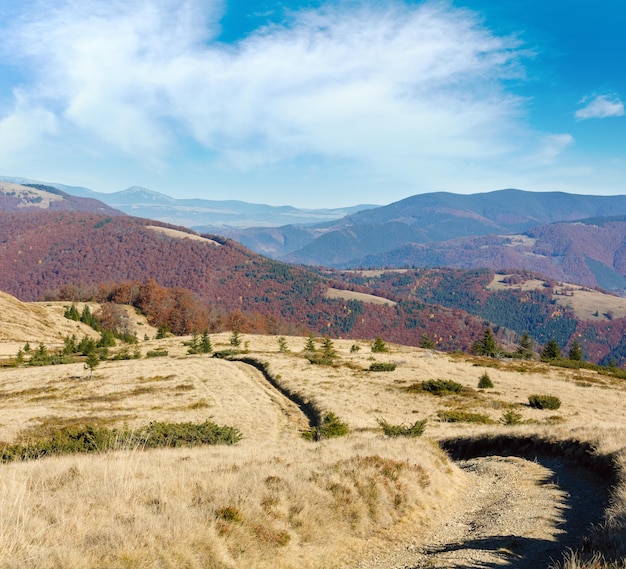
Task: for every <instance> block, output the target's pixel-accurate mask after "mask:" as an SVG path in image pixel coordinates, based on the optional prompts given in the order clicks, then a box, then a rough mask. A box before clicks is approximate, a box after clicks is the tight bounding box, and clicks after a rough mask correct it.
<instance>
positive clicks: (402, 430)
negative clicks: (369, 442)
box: [378, 419, 428, 437]
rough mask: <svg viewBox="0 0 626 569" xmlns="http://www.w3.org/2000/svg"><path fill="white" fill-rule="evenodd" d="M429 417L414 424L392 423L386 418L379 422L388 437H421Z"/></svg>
mask: <svg viewBox="0 0 626 569" xmlns="http://www.w3.org/2000/svg"><path fill="white" fill-rule="evenodd" d="M427 421H428V419H422V420H421V421H415V423H413V424H412V425H409V426H406V425H392V424H390V423H388V422H387V421H385V420H384V419H378V424H379V425H380V427H381V428H382V430H383V433H385V435H387V436H388V437H421V436H422V435H423V434H424V430H425V429H426V423H427Z"/></svg>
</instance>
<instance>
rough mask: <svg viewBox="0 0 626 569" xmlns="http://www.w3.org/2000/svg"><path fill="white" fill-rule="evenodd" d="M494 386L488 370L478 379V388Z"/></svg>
mask: <svg viewBox="0 0 626 569" xmlns="http://www.w3.org/2000/svg"><path fill="white" fill-rule="evenodd" d="M492 387H493V381H491V378H490V377H489V374H488V373H487V372H485V373H483V374H482V375H481V376H480V380H479V381H478V389H490V388H492Z"/></svg>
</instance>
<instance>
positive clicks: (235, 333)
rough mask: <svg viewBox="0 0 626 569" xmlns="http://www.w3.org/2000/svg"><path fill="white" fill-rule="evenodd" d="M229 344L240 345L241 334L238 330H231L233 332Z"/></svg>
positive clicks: (236, 346)
mask: <svg viewBox="0 0 626 569" xmlns="http://www.w3.org/2000/svg"><path fill="white" fill-rule="evenodd" d="M229 342H230V345H231V346H233V347H235V348H238V347H239V346H241V334H240V333H239V331H238V330H233V333H232V334H231V336H230V340H229Z"/></svg>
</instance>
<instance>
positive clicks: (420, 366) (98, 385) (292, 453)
mask: <svg viewBox="0 0 626 569" xmlns="http://www.w3.org/2000/svg"><path fill="white" fill-rule="evenodd" d="M59 314H60V316H59ZM0 315H1V316H0V319H1V321H0V326H1V328H0V333H3V334H4V336H0V354H1V356H0V363H2V362H4V363H7V364H8V363H9V362H10V361H11V358H12V357H13V356H14V355H15V352H16V351H17V348H19V347H20V346H21V345H23V343H24V342H25V341H29V342H31V343H33V342H37V341H42V342H44V343H49V345H50V346H52V345H60V344H62V337H63V336H64V335H65V334H67V333H70V332H71V333H75V327H76V323H75V322H70V321H67V320H65V319H64V318H63V316H62V307H59V306H58V305H46V304H37V305H21V304H15V302H14V300H12V299H11V298H10V297H6V296H5V295H2V296H0ZM138 322H140V320H138ZM139 329H141V330H142V332H143V331H144V330H145V331H146V335H147V337H148V338H150V339H148V340H146V341H140V343H139V346H138V347H139V349H140V351H141V353H142V357H141V358H140V359H133V360H125V361H106V362H102V363H101V364H100V365H99V366H98V367H97V368H96V369H95V372H94V375H93V378H92V379H90V378H89V372H88V371H87V370H85V368H84V364H83V363H73V364H65V365H56V366H44V367H30V366H24V367H2V368H0V409H1V412H0V441H4V443H5V444H10V443H15V442H18V441H22V442H28V441H29V440H31V439H33V438H35V437H37V436H41V435H45V434H46V433H51V432H54V430H55V429H58V428H59V427H63V426H68V425H80V424H93V425H100V426H106V427H111V428H113V427H117V428H120V429H121V428H124V429H130V430H132V429H138V428H141V427H142V426H145V425H147V424H148V423H150V422H151V421H168V422H194V423H200V422H202V421H205V420H207V419H211V420H212V421H215V422H216V423H218V424H222V425H230V426H233V427H236V428H237V429H239V430H240V431H241V433H242V440H241V441H240V442H239V443H238V444H237V445H235V446H211V447H194V448H175V449H172V448H169V449H160V450H147V449H143V448H142V447H141V446H140V445H139V446H138V445H132V444H126V445H125V444H124V441H120V445H119V446H120V450H116V451H103V452H100V453H97V454H90V455H69V456H61V457H48V458H45V459H41V460H33V461H27V462H11V463H7V464H1V465H0V469H1V476H0V569H9V568H11V569H13V568H18V567H19V568H20V569H22V568H32V569H35V568H36V569H44V568H46V569H52V568H55V569H56V568H59V569H61V568H62V569H78V568H81V569H82V568H86V567H87V568H96V567H97V568H102V569H105V568H106V569H113V568H115V569H117V568H142V569H143V568H164V567H167V568H190V569H191V568H193V569H195V568H219V569H221V568H239V567H242V568H243V567H246V568H248V567H255V568H256V567H258V568H264V567H272V568H274V569H283V568H294V569H295V568H319V569H322V568H329V567H345V568H348V567H350V568H357V567H362V568H368V567H388V568H392V567H452V566H455V567H468V566H471V567H479V566H490V567H497V566H503V567H532V565H528V564H526V565H524V564H523V560H521V558H520V559H519V560H518V561H519V562H515V561H513V559H514V557H511V555H510V551H509V550H510V547H513V546H510V547H509V546H508V545H507V546H506V547H503V546H499V550H500V552H499V554H500V557H499V558H498V559H499V561H498V562H495V561H493V562H491V563H492V564H490V565H487V564H479V563H480V562H479V561H476V560H474V561H472V562H471V563H470V562H468V561H467V559H465V561H464V564H460V563H461V562H458V564H455V565H453V564H452V563H451V562H450V561H436V562H435V561H429V560H428V559H430V558H429V557H428V556H426V557H424V559H426V560H423V561H420V559H422V557H420V556H419V555H417V553H415V556H414V557H411V558H410V559H411V561H407V559H409V558H407V557H406V555H408V554H409V553H410V551H413V549H415V552H418V550H419V552H420V555H422V554H423V552H424V551H425V549H424V548H427V547H428V546H429V544H431V545H432V542H433V540H434V539H435V536H436V538H437V539H438V540H440V541H441V539H443V535H444V533H445V531H452V529H453V528H455V527H456V528H457V530H458V524H459V522H458V520H460V519H463V516H467V515H468V513H467V512H468V511H469V510H470V509H471V504H472V503H476V504H478V503H479V501H481V500H484V499H485V497H486V496H489V495H493V496H496V494H495V492H496V487H497V481H498V480H500V486H499V488H500V490H499V491H500V492H502V494H501V495H499V496H500V497H499V498H498V499H497V500H496V499H494V500H492V501H491V506H490V508H491V509H489V508H486V507H485V508H483V510H484V511H483V512H482V514H480V513H477V514H476V515H477V516H480V515H482V516H483V518H481V519H486V517H485V516H487V515H488V517H489V518H491V519H493V520H496V523H495V524H494V525H496V526H497V525H498V524H500V525H501V526H503V524H504V523H505V522H504V521H502V520H503V518H502V517H501V516H502V515H503V514H504V513H505V512H504V510H508V512H506V513H507V514H508V516H509V522H507V523H512V524H518V525H519V523H520V521H521V520H522V518H523V519H524V520H525V521H526V522H527V523H528V525H529V526H531V527H529V529H528V531H529V532H532V531H535V533H537V532H538V531H539V530H540V529H541V535H534V536H533V537H532V540H534V541H535V542H536V543H537V544H541V545H542V546H543V547H544V548H545V544H546V543H550V542H553V543H555V544H556V545H558V546H559V547H560V546H561V541H559V540H560V537H559V534H560V533H561V534H562V533H563V532H564V531H565V530H564V529H563V528H567V527H569V524H570V523H571V522H572V518H573V517H576V516H574V515H573V513H575V512H578V511H582V510H584V509H585V505H584V504H582V505H578V506H576V505H575V499H576V496H573V497H571V496H570V497H568V496H566V494H567V492H565V491H564V490H563V488H565V486H563V488H561V490H559V489H558V488H556V487H555V494H554V496H555V497H554V499H551V500H552V502H551V504H552V505H548V504H547V503H544V502H541V501H539V502H532V501H531V499H530V496H534V495H535V493H537V492H543V491H544V489H545V490H549V491H552V490H551V489H550V488H551V486H550V485H549V484H547V483H546V478H545V476H546V475H545V474H542V473H541V472H539V469H540V467H539V466H538V464H537V463H527V461H524V460H522V459H520V458H515V457H509V458H506V457H505V458H497V456H496V457H494V458H492V459H490V460H491V462H488V463H487V462H479V463H471V462H470V463H463V464H462V466H463V467H462V468H460V467H459V464H461V463H456V462H454V461H453V460H451V459H450V458H449V456H448V455H446V454H445V453H444V452H443V451H442V450H441V448H440V446H439V442H441V441H444V444H445V445H447V447H449V448H453V447H454V445H455V444H456V443H454V441H463V443H458V444H457V446H456V447H454V448H456V449H457V450H459V449H461V450H462V449H463V448H465V450H466V451H468V453H469V454H470V455H472V453H473V455H474V456H480V454H481V450H480V449H481V448H483V450H484V448H487V449H488V447H489V444H491V443H490V442H489V441H495V442H494V443H493V448H494V449H495V448H496V447H498V445H499V451H501V452H495V451H489V450H487V451H486V452H482V454H495V455H507V456H508V455H515V454H520V455H523V456H524V457H525V458H528V445H529V444H530V446H531V447H532V448H534V449H540V450H541V452H542V453H544V454H545V453H546V452H547V453H549V452H551V451H550V450H549V449H552V448H553V449H555V450H554V453H555V457H556V458H557V459H558V460H568V456H569V457H570V458H571V460H572V461H574V462H573V464H574V465H575V466H577V467H580V468H581V472H582V468H583V466H584V465H587V466H589V467H590V470H589V471H585V472H587V474H585V475H584V476H589V472H590V473H591V477H592V478H595V481H594V483H599V484H600V485H602V484H605V485H606V484H609V483H611V484H614V485H615V486H614V488H613V493H612V495H611V499H612V501H611V503H610V506H609V508H608V509H607V510H606V511H605V512H604V514H603V515H604V518H603V519H602V520H598V521H601V522H602V524H601V525H600V526H598V528H597V530H596V532H595V533H594V534H593V536H592V537H591V541H590V542H589V543H590V544H591V546H592V548H596V550H598V551H601V552H603V553H605V554H606V555H607V556H608V557H614V558H618V559H619V558H620V557H621V558H623V556H624V555H626V538H625V533H624V532H625V531H626V530H625V527H626V524H625V521H626V490H625V488H624V477H623V474H624V470H623V468H624V441H625V440H626V439H625V436H624V435H625V434H626V382H625V381H624V380H619V379H616V378H614V377H611V376H607V375H601V374H599V373H597V372H595V371H589V370H569V369H562V368H555V367H549V366H547V365H545V364H543V363H539V362H524V361H519V360H517V361H500V360H491V359H480V358H473V357H469V356H465V355H461V354H443V353H439V352H434V351H429V350H422V349H419V348H408V347H404V346H396V345H392V346H389V351H388V352H384V353H372V351H371V341H360V342H354V341H344V340H335V341H334V349H335V350H336V352H337V357H336V358H335V359H334V362H333V365H313V364H311V363H310V362H309V361H308V360H307V359H306V358H305V353H304V346H305V341H306V339H305V338H297V337H287V338H285V341H286V348H287V351H285V346H283V350H282V351H281V349H280V347H279V341H278V338H276V337H271V336H252V335H250V336H248V335H244V336H243V338H242V340H243V344H242V346H241V348H242V349H244V348H245V350H246V354H245V357H247V358H253V359H254V360H255V361H257V362H260V363H261V364H263V365H264V366H265V369H266V370H267V372H268V373H269V374H270V375H271V376H272V377H273V378H274V380H275V382H276V383H277V384H279V385H280V387H282V388H283V389H284V390H286V391H289V392H292V393H296V394H298V395H299V396H300V397H301V398H302V399H303V400H305V401H308V402H310V403H311V404H313V405H314V406H315V408H316V409H318V410H319V412H320V413H321V414H322V415H324V414H326V413H328V412H333V413H335V414H336V415H337V416H338V417H339V418H340V419H341V420H342V421H344V422H345V423H347V424H348V426H349V429H350V431H349V434H348V435H347V436H345V437H342V438H334V439H323V440H321V441H318V442H308V441H306V440H304V439H303V438H302V436H301V433H302V432H303V431H306V430H307V429H308V427H309V424H308V422H307V419H306V417H305V415H304V414H303V413H302V411H301V409H300V408H299V407H298V406H297V405H296V404H295V403H294V402H293V401H291V400H290V399H288V398H287V397H286V396H285V395H283V394H282V393H281V392H280V391H278V390H277V389H275V388H274V387H273V386H272V385H270V383H269V382H268V381H266V379H265V378H264V376H263V374H262V373H261V372H260V371H258V370H257V369H255V368H254V367H252V366H250V365H248V364H246V363H242V362H237V361H228V360H225V359H218V358H211V357H210V356H208V355H188V354H187V347H186V346H185V345H184V344H183V343H184V342H185V341H188V340H189V338H178V337H169V338H165V339H162V340H156V339H154V334H153V333H152V332H153V331H151V330H149V329H148V328H147V325H146V324H145V323H141V326H140V327H139ZM229 339H230V334H219V335H218V334H216V335H212V336H211V341H212V343H213V348H214V350H223V349H228V348H231V346H230V344H229ZM317 345H318V347H320V349H321V342H320V341H319V340H318V343H317ZM355 346H358V347H359V349H358V350H357V349H356V348H355ZM155 349H160V350H165V351H167V356H166V357H154V358H147V357H146V354H147V352H148V351H151V350H152V351H153V350H155ZM115 350H116V348H114V349H113V350H112V353H114V352H115ZM372 363H388V364H395V366H396V367H395V370H393V371H387V372H374V371H368V369H369V367H370V365H371V364H372ZM484 373H487V374H488V375H489V377H490V379H491V380H492V382H493V384H494V387H493V388H490V389H478V388H477V385H478V381H479V378H480V377H481V376H482V375H483V374H484ZM429 380H452V381H454V382H456V383H458V384H461V385H462V386H463V388H464V389H463V390H462V391H460V392H459V393H447V394H444V395H439V396H437V395H433V394H431V393H428V392H425V391H424V390H423V389H421V386H422V382H428V381H429ZM531 394H551V395H556V396H558V397H559V399H560V400H561V403H562V404H561V406H560V408H558V409H556V410H539V409H534V408H531V407H530V406H529V405H528V396H529V395H531ZM507 417H508V418H509V422H517V423H518V424H515V425H509V424H504V423H505V422H506V418H507ZM512 417H513V418H516V420H511V418H512ZM446 418H447V419H448V420H444V419H446ZM453 418H454V419H457V422H449V421H451V420H452V419H453ZM424 419H425V420H427V423H426V429H425V432H424V435H423V436H422V437H419V438H407V437H388V436H385V434H384V433H383V431H382V429H381V426H380V421H386V422H387V423H388V424H390V425H400V424H403V425H411V424H413V423H415V422H416V421H420V420H424ZM468 421H473V422H468ZM478 421H480V422H478ZM505 437H506V438H505ZM451 441H452V442H451ZM516 441H520V442H519V444H518V443H517V442H516ZM529 441H530V442H529ZM533 444H534V445H535V446H534V447H533ZM451 445H452V446H451ZM472 445H475V447H476V448H475V449H474V450H472V448H473V446H472ZM542 445H543V446H542ZM518 446H519V452H517V451H518V448H517V447H518ZM0 448H1V447H0ZM524 448H526V451H524V452H523V449H524ZM532 448H531V451H532ZM468 449H469V450H468ZM476 449H477V450H476ZM546 449H548V450H546ZM537 452H539V451H537ZM529 465H530V466H529ZM607 465H609V467H610V468H611V469H613V471H614V473H615V476H616V477H614V478H612V479H609V480H608V481H606V482H605V481H604V479H603V478H601V476H602V475H604V474H605V472H604V469H605V468H607ZM541 468H543V466H542V467H541ZM533 469H534V470H533ZM535 470H536V472H535ZM531 471H532V472H531ZM542 472H543V471H542ZM526 473H528V477H527V478H524V476H525V474H526ZM489 476H491V478H489ZM584 476H583V474H581V478H580V480H581V481H582V480H585V477H584ZM542 477H543V478H542ZM564 480H565V479H564ZM492 481H493V484H492ZM503 481H504V485H503ZM563 484H565V482H563ZM507 485H508V486H507ZM585 485H587V486H588V485H589V484H587V483H582V482H581V483H580V484H579V487H580V486H585ZM568 488H569V492H570V494H571V493H576V491H575V490H573V489H575V488H577V486H576V484H574V483H572V484H571V485H570V486H569V487H568ZM557 490H559V491H560V492H561V494H558V496H557V493H556V492H557ZM513 494H517V495H518V496H517V498H515V499H516V500H517V501H515V502H512V501H511V500H513V498H514V496H512V495H513ZM542 496H544V495H543V494H542ZM559 496H560V497H559ZM581 496H582V494H581ZM533 499H534V498H533ZM581 499H582V498H581ZM585 499H587V498H585ZM590 499H591V498H590ZM537 500H546V498H545V496H544V497H543V498H540V497H537ZM480 503H481V504H482V503H483V502H480ZM507 504H516V505H515V506H507ZM536 504H543V505H541V506H537V505H536ZM568 504H569V505H568ZM516 508H519V510H516ZM524 508H526V509H524ZM567 508H571V509H572V514H568V513H567ZM576 508H578V510H577V509H576ZM500 510H502V511H500ZM485 512H487V514H486V513H485ZM551 512H552V513H551ZM455 520H456V521H455ZM497 520H500V521H497ZM474 521H475V520H474ZM471 523H474V522H471ZM471 523H470V522H468V524H470V525H471ZM544 526H545V527H546V528H548V529H546V530H545V531H544V530H543V528H544ZM516 527H517V525H516ZM445 528H447V529H445ZM550 528H551V529H550ZM500 529H501V530H502V531H504V527H502V528H500ZM444 530H445V531H444ZM516 531H518V530H516ZM523 531H527V530H523ZM519 532H522V529H519ZM524 535H526V534H524ZM528 536H530V534H528ZM528 536H527V537H526V538H525V539H527V540H529V541H530V540H531V538H530V537H528ZM455 539H457V540H458V539H460V538H458V536H457V537H456V538H455ZM519 539H520V540H521V539H522V536H521V534H520V538H519ZM407 544H410V548H408V545H407ZM467 550H468V548H465V551H467ZM464 555H467V553H464ZM433 559H434V558H433ZM409 563H411V564H409ZM482 563H486V562H485V561H483V562H482ZM544 566H545V565H544ZM568 566H569V567H571V568H574V567H581V566H583V565H582V564H581V563H579V562H577V561H576V560H575V559H574V558H572V560H570V562H569V565H568ZM585 566H587V567H596V566H597V567H599V566H600V565H593V564H588V565H585Z"/></svg>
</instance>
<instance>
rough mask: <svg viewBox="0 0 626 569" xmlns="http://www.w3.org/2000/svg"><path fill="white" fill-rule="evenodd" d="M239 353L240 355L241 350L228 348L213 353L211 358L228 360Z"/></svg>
mask: <svg viewBox="0 0 626 569" xmlns="http://www.w3.org/2000/svg"><path fill="white" fill-rule="evenodd" d="M240 353H241V350H235V349H233V348H229V349H227V350H218V351H217V352H213V357H214V358H221V359H228V358H230V357H232V356H236V355H237V354H240Z"/></svg>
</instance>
